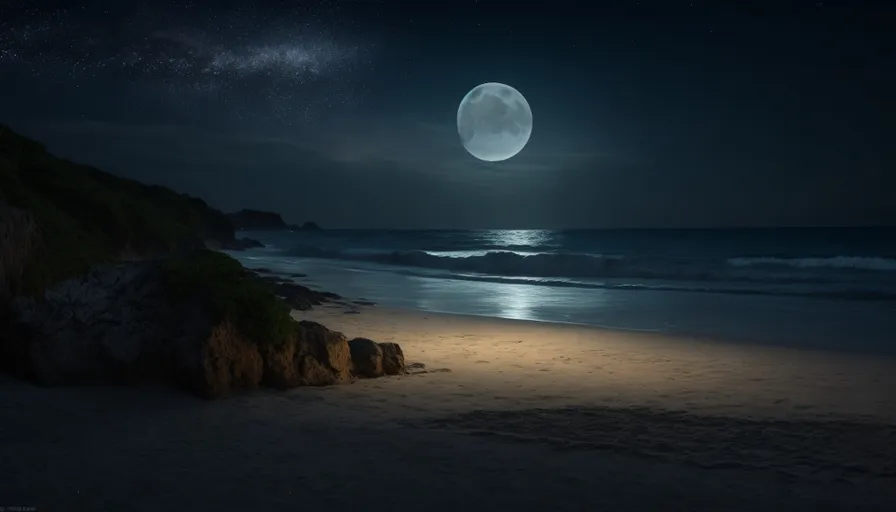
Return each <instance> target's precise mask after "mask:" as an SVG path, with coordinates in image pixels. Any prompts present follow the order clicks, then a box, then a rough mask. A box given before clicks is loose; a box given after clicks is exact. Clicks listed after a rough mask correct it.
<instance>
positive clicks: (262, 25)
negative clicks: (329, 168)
mask: <svg viewBox="0 0 896 512" xmlns="http://www.w3.org/2000/svg"><path fill="white" fill-rule="evenodd" d="M16 14H17V16H9V17H4V16H0V20H4V21H0V70H2V69H3V68H4V67H18V68H19V69H22V70H25V71H26V72H27V73H28V74H30V75H31V76H32V77H35V78H36V79H38V80H42V81H45V82H48V81H52V82H55V83H59V84H60V86H71V87H83V86H86V85H87V84H94V85H95V84H97V83H102V84H116V85H117V86H119V87H130V88H132V89H134V90H141V91H144V92H146V93H148V94H151V95H155V96H156V97H164V98H166V100H167V101H170V102H173V103H176V104H178V105H179V106H181V107H182V108H186V109H189V108H194V107H198V106H201V105H206V106H207V105H208V104H210V103H217V104H219V106H224V107H226V108H228V109H229V110H231V111H232V112H233V113H234V114H235V115H237V116H252V115H255V116H275V117H278V118H297V119H298V118H302V117H309V116H314V115H315V114H318V113H320V112H322V111H325V110H326V109H327V108H328V107H329V106H334V105H351V104H353V103H356V102H358V101H359V99H360V97H361V96H362V95H363V90H364V87H363V80H361V79H360V77H359V74H360V73H359V72H360V71H363V70H365V69H368V68H370V66H371V65H372V59H371V54H372V48H371V47H370V45H365V44H364V43H363V41H352V42H347V41H345V40H343V39H342V38H340V37H339V34H338V30H334V29H332V28H331V27H329V26H327V23H325V22H324V21H322V20H321V19H320V18H318V17H316V16H314V15H313V13H311V14H309V13H308V12H296V13H294V15H287V16H284V15H283V13H282V12H279V13H277V16H272V15H268V14H267V13H265V12H264V11H263V10H259V9H251V8H242V9H238V10H230V11H222V10H211V9H208V8H201V9H200V8H197V7H195V6H193V5H192V4H189V3H188V4H185V6H183V7H177V8H170V9H165V10H163V11H160V10H152V11H145V10H143V11H141V10H135V11H131V12H109V11H108V10H102V11H93V12H83V11H82V10H77V9H75V10H72V9H37V8H35V9H29V10H23V11H20V12H18V13H16ZM337 28H338V27H337Z"/></svg>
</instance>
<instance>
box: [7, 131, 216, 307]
mask: <svg viewBox="0 0 896 512" xmlns="http://www.w3.org/2000/svg"><path fill="white" fill-rule="evenodd" d="M0 194H2V195H3V197H4V198H5V199H6V201H7V202H8V203H9V204H10V205H12V206H14V207H17V208H21V209H23V210H26V211H29V212H31V214H32V215H33V216H34V218H35V220H36V221H37V224H38V225H39V226H40V231H41V233H40V234H41V240H40V242H41V243H40V249H39V250H38V251H37V252H36V253H35V254H33V255H31V258H30V260H29V265H28V267H27V268H26V269H25V273H24V276H23V283H22V287H23V289H24V291H25V292H26V293H28V294H33V293H38V292H40V291H42V290H43V289H44V288H46V287H47V286H49V285H51V284H53V283H55V282H57V281H60V280H62V279H65V278H67V277H71V276H74V275H77V274H80V273H82V272H84V271H86V270H87V268H88V267H89V266H91V265H95V264H99V263H108V262H114V261H119V260H121V259H123V258H128V257H138V258H139V257H144V256H149V255H156V254H166V253H171V252H173V251H179V250H187V249H191V248H196V247H200V246H202V239H203V238H206V239H209V238H215V239H219V240H221V239H232V238H233V227H232V225H231V224H230V221H229V220H228V219H227V218H226V217H225V216H224V214H223V213H221V212H218V211H217V210H214V209H212V208H210V207H209V206H208V205H206V204H205V202H203V201H202V200H200V199H196V198H193V197H190V196H187V195H184V194H178V193H177V192H174V191H173V190H170V189H167V188H165V187H160V186H150V185H145V184H142V183H139V182H137V181H134V180H129V179H124V178H120V177H117V176H114V175H111V174H108V173H105V172H103V171H100V170H99V169H95V168H93V167H89V166H85V165H80V164H76V163H73V162H70V161H68V160H64V159H60V158H56V157H54V156H53V155H51V154H50V153H48V152H47V151H46V149H45V148H44V147H43V145H41V144H40V143H38V142H36V141H33V140H31V139H28V138H26V137H23V136H21V135H19V134H17V133H15V132H14V131H12V130H10V129H9V128H7V127H5V126H0Z"/></svg>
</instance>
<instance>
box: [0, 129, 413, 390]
mask: <svg viewBox="0 0 896 512" xmlns="http://www.w3.org/2000/svg"><path fill="white" fill-rule="evenodd" d="M274 215H275V216H276V219H277V220H279V224H283V221H282V219H280V218H279V216H277V215H276V214H274ZM268 220H270V219H269V218H268ZM284 227H285V225H284ZM245 245H252V241H246V240H242V241H240V240H237V239H236V238H235V237H234V228H233V225H232V224H231V221H230V219H228V217H227V216H225V215H224V214H222V213H221V212H218V211H217V210H214V209H212V208H209V207H208V205H206V204H205V203H204V202H203V201H202V200H200V199H196V198H192V197H189V196H185V195H182V194H178V193H176V192H174V191H172V190H169V189H166V188H164V187H158V186H147V185H144V184H141V183H138V182H136V181H132V180H126V179H123V178H119V177H116V176H113V175H111V174H107V173H104V172H102V171H100V170H98V169H94V168H92V167H87V166H83V165H78V164H75V163H72V162H69V161H66V160H62V159H59V158H56V157H54V156H52V155H51V154H49V153H47V152H46V150H45V149H44V147H43V146H42V145H40V144H39V143H37V142H35V141H32V140H29V139H27V138H25V137H22V136H20V135H18V134H16V133H14V132H12V131H11V130H9V129H8V128H5V127H2V126H0V368H2V369H3V370H5V371H8V372H10V373H13V374H15V375H18V376H20V377H23V378H26V379H30V380H32V381H34V382H37V383H40V384H45V385H58V384H77V383H85V382H111V383H142V382H148V381H161V382H168V383H172V384H176V385H179V386H181V387H183V388H185V389H188V390H189V391H191V392H193V393H195V394H197V395H199V396H203V397H209V398H213V397H217V396H221V395H224V394H227V393H229V392H231V391H235V390H241V389H251V388H255V387H258V386H270V387H275V388H285V387H292V386H299V385H326V384H338V383H345V382H351V381H352V380H353V379H354V378H356V377H357V376H363V377H374V376H379V375H383V374H389V373H401V372H403V371H404V366H403V358H402V359H401V364H400V365H398V366H396V365H392V366H389V365H388V364H383V363H382V362H381V363H380V364H379V366H376V365H374V370H373V371H371V370H370V361H367V360H366V359H362V355H360V354H361V353H360V352H358V351H357V350H355V351H354V352H353V351H352V349H351V348H350V344H349V342H348V340H346V338H345V336H343V335H342V334H340V333H337V332H333V331H330V330H328V329H327V328H326V327H324V326H322V325H319V324H315V323H311V322H296V321H295V320H293V319H292V318H291V317H290V313H289V312H290V306H292V307H297V308H302V309H307V308H310V307H311V306H312V305H314V304H318V303H320V302H321V301H324V300H329V299H330V298H332V297H330V295H329V294H325V293H322V292H313V291H311V290H308V289H306V288H304V287H301V286H299V285H296V284H293V285H292V286H289V285H288V284H287V283H279V282H269V281H267V280H264V279H260V278H258V277H257V276H255V275H254V274H251V273H250V272H248V271H247V270H246V269H244V268H243V267H242V266H241V265H240V264H239V262H237V261H236V260H234V259H232V258H230V257H229V256H227V255H225V254H222V253H219V252H215V251H211V250H208V249H206V247H213V248H240V247H243V246H245ZM377 346H378V347H379V345H377ZM396 347H397V346H396ZM398 350H399V352H400V349H398ZM369 352H370V348H369V347H368V351H367V353H365V355H363V357H365V358H367V359H369V358H370V357H371V356H370V353H369ZM373 352H374V353H376V350H373ZM355 353H357V354H359V355H358V356H357V357H356V358H355V359H357V360H358V361H359V362H360V364H361V365H362V366H364V371H363V372H356V370H355V360H353V354H355ZM379 353H380V354H387V353H388V354H392V356H394V355H395V348H394V347H390V346H386V345H383V346H382V347H381V348H380V351H379ZM402 357H403V356H402ZM381 359H382V360H385V359H383V358H382V357H381ZM393 359H394V357H393ZM365 365H366V366H365ZM377 368H379V369H378V370H377Z"/></svg>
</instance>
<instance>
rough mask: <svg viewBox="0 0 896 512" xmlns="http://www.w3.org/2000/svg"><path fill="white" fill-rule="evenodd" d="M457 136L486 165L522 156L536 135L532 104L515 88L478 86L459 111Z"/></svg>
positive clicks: (499, 85)
mask: <svg viewBox="0 0 896 512" xmlns="http://www.w3.org/2000/svg"><path fill="white" fill-rule="evenodd" d="M457 133H458V135H459V136H460V140H461V143H462V144H463V146H464V148H465V149H466V150H467V151H468V152H469V153H470V154H471V155H473V156H474V157H476V158H478V159H480V160H484V161H486V162H498V161H501V160H507V159H508V158H511V157H513V156H514V155H516V154H517V153H519V152H520V151H521V150H522V149H523V148H524V147H525V146H526V143H527V142H529V137H530V136H531V135H532V110H531V109H530V108H529V102H527V101H526V98H525V97H523V95H522V94H520V92H519V91H517V90H516V89H514V88H513V87H511V86H509V85H505V84H500V83H496V82H489V83H484V84H482V85H478V86H476V87H474V88H473V89H472V90H471V91H470V92H468V93H467V95H466V96H464V98H463V100H461V102H460V106H459V107H458V108H457Z"/></svg>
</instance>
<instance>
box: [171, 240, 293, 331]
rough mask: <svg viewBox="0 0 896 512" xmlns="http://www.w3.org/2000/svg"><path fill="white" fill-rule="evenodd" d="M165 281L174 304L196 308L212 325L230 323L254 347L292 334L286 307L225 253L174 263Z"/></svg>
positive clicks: (194, 255)
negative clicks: (193, 304)
mask: <svg viewBox="0 0 896 512" xmlns="http://www.w3.org/2000/svg"><path fill="white" fill-rule="evenodd" d="M164 276H165V280H166V283H165V284H166V288H167V289H168V290H169V292H170V293H171V294H172V299H174V300H175V301H180V302H182V303H183V302H188V303H198V304H200V305H201V306H203V307H205V308H206V310H207V312H208V313H209V314H210V315H211V316H212V320H213V321H215V322H220V321H223V320H225V319H229V320H230V321H231V322H232V323H233V325H234V326H235V327H236V328H237V329H238V330H239V331H240V333H242V334H243V336H245V337H246V338H247V339H249V340H250V341H252V342H255V343H258V344H268V343H271V344H275V345H277V344H280V343H283V342H285V341H286V340H287V339H289V338H290V337H291V336H292V335H293V334H294V333H295V328H296V327H295V325H296V323H295V321H293V319H292V318H291V317H290V316H289V307H288V306H287V305H286V304H285V303H284V302H283V301H282V300H280V299H279V298H277V297H276V296H275V295H274V292H273V290H272V289H271V288H270V286H268V285H267V284H266V283H264V282H262V281H259V280H258V279H256V278H255V277H254V276H252V275H251V274H250V273H249V271H248V270H246V269H245V268H243V266H242V265H240V263H239V262H238V261H236V260H235V259H233V258H231V257H230V256H228V255H226V254H223V253H219V252H215V251H210V250H205V249H203V250H199V251H195V252H193V253H191V254H189V255H187V256H184V257H182V258H172V259H170V260H168V261H166V262H165V263H164Z"/></svg>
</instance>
